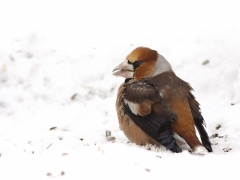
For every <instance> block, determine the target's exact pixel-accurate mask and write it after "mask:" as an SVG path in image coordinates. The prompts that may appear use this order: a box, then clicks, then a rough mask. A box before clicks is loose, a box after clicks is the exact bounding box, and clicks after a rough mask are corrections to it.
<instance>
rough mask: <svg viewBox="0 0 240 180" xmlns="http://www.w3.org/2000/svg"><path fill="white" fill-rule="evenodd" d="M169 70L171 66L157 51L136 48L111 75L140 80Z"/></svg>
mask: <svg viewBox="0 0 240 180" xmlns="http://www.w3.org/2000/svg"><path fill="white" fill-rule="evenodd" d="M171 70H172V68H171V65H170V64H169V63H168V61H167V60H166V59H165V58H164V57H163V56H161V55H160V54H158V52H157V51H155V50H152V49H150V48H147V47H138V48H136V49H134V50H133V51H132V52H131V53H130V54H129V55H128V56H127V57H126V60H125V61H123V62H122V63H121V64H119V65H118V66H117V67H116V68H115V69H114V70H113V75H115V76H122V77H124V78H127V79H128V78H134V80H140V79H144V78H147V77H151V76H155V75H157V74H161V73H163V72H167V71H171Z"/></svg>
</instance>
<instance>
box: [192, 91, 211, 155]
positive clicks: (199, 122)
mask: <svg viewBox="0 0 240 180" xmlns="http://www.w3.org/2000/svg"><path fill="white" fill-rule="evenodd" d="M188 102H189V105H190V108H191V112H192V116H193V119H194V123H195V126H196V128H197V130H198V132H199V135H200V137H201V141H202V144H203V145H204V146H205V148H206V149H207V150H208V151H209V152H212V146H211V142H210V140H209V136H208V134H207V132H206V130H205V127H206V124H205V121H204V119H203V116H202V114H201V112H200V108H199V103H198V102H197V101H196V99H195V97H194V96H193V94H192V93H191V92H189V97H188ZM204 126H205V127H204Z"/></svg>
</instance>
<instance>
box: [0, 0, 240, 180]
mask: <svg viewBox="0 0 240 180" xmlns="http://www.w3.org/2000/svg"><path fill="white" fill-rule="evenodd" d="M239 8H240V2H239V1H234V0H232V1H227V0H222V1H219V0H218V1H206V0H201V1H200V0H199V1H190V0H184V1H181V2H180V1H173V0H169V1H157V0H156V1H146V0H138V1H110V0H101V1H94V0H82V1H74V0H68V1H66V0H51V1H44V0H42V1H37V0H35V1H33V0H23V1H14V0H9V1H2V2H0V24H1V29H0V144H1V145H0V169H1V172H0V179H1V180H8V179H50V178H58V179H92V178H97V179H131V178H135V179H136V178H137V179H147V178H148V179H160V178H161V179H175V178H178V179H186V180H187V179H218V180H220V179H231V180H234V179H239V178H240V175H239V173H238V166H237V160H238V159H239V158H240V152H239V150H240V140H239V139H240V121H239V116H240V94H239V92H240V59H239V57H240V51H239V50H240V34H239V32H240V12H239ZM138 46H147V47H150V48H152V49H156V50H158V52H159V53H161V54H162V55H163V56H164V57H165V58H166V59H167V60H168V61H169V62H170V63H171V64H172V67H173V69H174V71H175V73H176V74H177V75H178V76H179V77H180V78H182V79H183V80H185V81H187V82H189V83H190V84H191V85H192V86H193V88H194V92H193V93H194V95H195V96H196V98H197V100H198V101H199V102H200V104H201V109H202V113H203V116H204V118H205V120H206V124H207V132H208V133H209V135H210V136H212V135H214V134H218V135H216V137H214V138H211V142H212V143H213V151H214V152H213V153H211V154H208V155H205V156H198V155H193V154H191V153H189V152H188V151H187V150H186V151H183V153H181V154H174V153H171V152H169V151H166V150H165V149H164V148H163V147H159V148H157V149H156V148H154V147H151V150H147V149H148V147H140V146H137V145H135V144H132V143H129V142H128V140H127V139H126V137H125V136H124V134H123V132H122V131H121V130H120V129H119V126H118V121H117V116H116V111H115V99H116V93H117V89H118V87H119V85H120V84H121V82H123V79H121V78H116V77H114V76H112V70H113V69H114V68H115V67H116V66H117V65H118V64H119V63H120V62H122V61H123V60H124V59H125V57H126V55H127V54H128V53H129V52H130V51H132V50H133V49H134V48H136V47H138ZM206 60H208V61H209V63H207V64H205V65H203V62H204V61H206ZM217 126H218V127H219V128H217ZM106 130H110V131H111V135H112V136H113V137H115V138H116V140H115V141H108V140H107V138H106V136H105V133H106ZM227 151H228V152H227ZM235 164H236V165H235Z"/></svg>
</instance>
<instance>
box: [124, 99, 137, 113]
mask: <svg viewBox="0 0 240 180" xmlns="http://www.w3.org/2000/svg"><path fill="white" fill-rule="evenodd" d="M124 102H125V104H127V105H128V106H129V108H130V110H131V111H132V113H133V114H135V115H138V110H137V109H138V104H135V103H132V102H129V101H127V100H126V99H125V100H124Z"/></svg>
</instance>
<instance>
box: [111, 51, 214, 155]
mask: <svg viewBox="0 0 240 180" xmlns="http://www.w3.org/2000/svg"><path fill="white" fill-rule="evenodd" d="M113 75H115V76H122V77H124V78H126V79H125V81H124V83H123V84H122V85H121V86H120V87H119V89H118V95H117V100H116V110H117V115H118V121H119V125H120V128H121V129H122V130H123V132H124V134H125V135H126V137H127V138H128V139H129V140H130V141H131V142H134V143H136V144H138V145H146V144H155V145H160V144H161V145H163V146H165V147H166V149H169V150H171V151H172V152H182V149H181V148H180V147H179V145H178V144H177V143H176V140H175V138H174V137H175V135H178V136H180V137H181V138H183V139H184V140H185V141H186V142H187V144H188V145H189V146H190V148H191V149H192V150H193V151H194V152H195V153H198V154H207V153H208V152H212V147H211V143H210V141H209V136H208V134H207V132H206V130H205V128H204V125H205V122H204V119H203V117H202V115H201V112H200V108H199V103H198V102H197V101H196V99H195V97H194V96H193V94H192V93H191V90H192V87H191V86H190V85H189V84H188V83H187V82H185V81H183V80H182V79H180V78H179V77H177V76H176V74H175V73H174V72H173V70H172V68H171V65H170V64H169V62H168V61H167V60H166V59H165V58H164V57H163V56H161V55H160V54H158V52H157V51H155V50H152V49H149V48H146V47H138V48H136V49H134V50H133V51H132V52H131V53H130V54H129V55H128V56H127V58H126V60H125V61H124V62H122V63H121V64H119V65H118V66H117V67H116V68H115V69H114V70H113ZM195 127H196V128H197V130H198V132H199V135H200V138H201V142H200V141H199V139H198V137H197V136H196V131H195Z"/></svg>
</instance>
